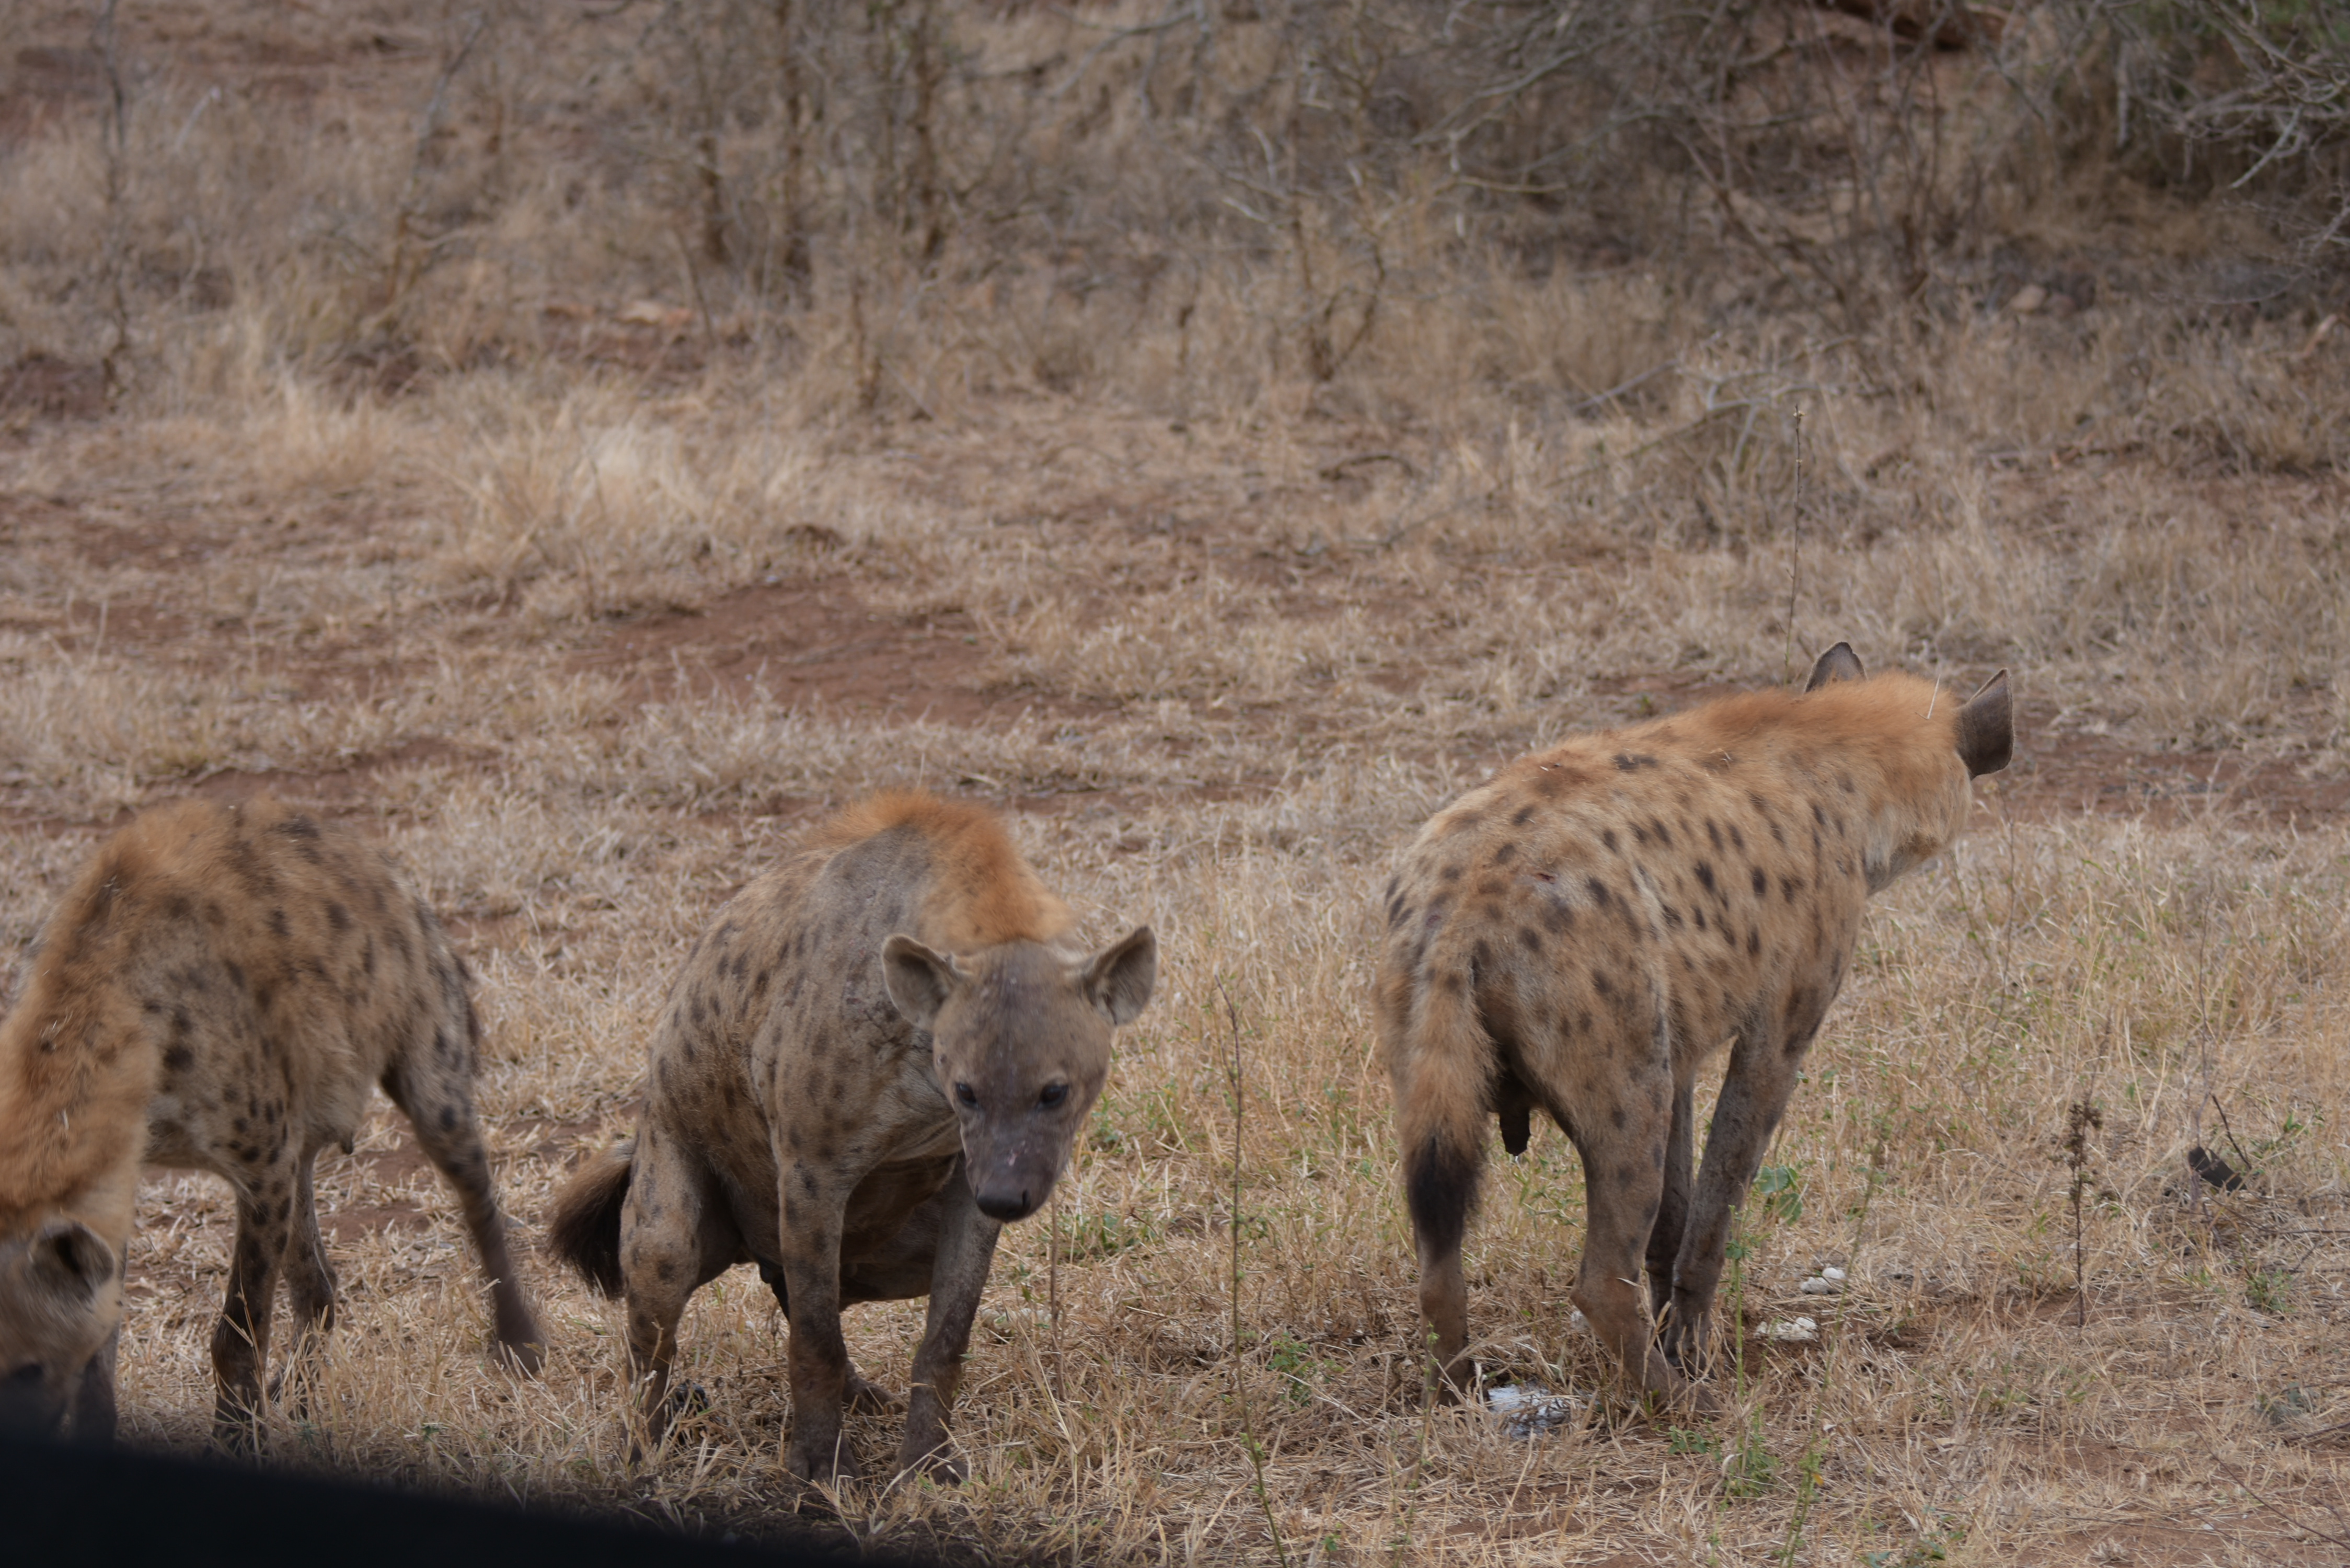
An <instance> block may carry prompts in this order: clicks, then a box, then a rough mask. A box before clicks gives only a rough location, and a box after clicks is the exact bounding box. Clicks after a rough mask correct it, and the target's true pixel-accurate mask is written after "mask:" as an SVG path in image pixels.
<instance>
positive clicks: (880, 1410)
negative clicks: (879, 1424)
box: [841, 1371, 905, 1416]
mask: <svg viewBox="0 0 2350 1568" xmlns="http://www.w3.org/2000/svg"><path fill="white" fill-rule="evenodd" d="M841 1403H842V1404H844V1405H845V1406H847V1407H848V1408H849V1409H851V1410H862V1411H864V1412H865V1413H866V1414H867V1415H869V1416H879V1415H881V1414H884V1413H885V1412H888V1411H890V1410H895V1409H897V1408H898V1407H899V1406H900V1405H903V1404H904V1403H905V1401H904V1400H902V1399H900V1398H899V1397H898V1396H896V1395H895V1394H892V1393H890V1392H889V1390H888V1389H887V1388H884V1387H882V1386H881V1385H879V1383H868V1382H867V1381H866V1380H865V1379H864V1378H863V1377H862V1376H859V1375H858V1373H856V1372H854V1371H851V1372H850V1373H849V1375H848V1386H847V1389H846V1390H844V1391H843V1394H842V1396H841Z"/></svg>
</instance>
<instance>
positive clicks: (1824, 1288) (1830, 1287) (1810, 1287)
mask: <svg viewBox="0 0 2350 1568" xmlns="http://www.w3.org/2000/svg"><path fill="white" fill-rule="evenodd" d="M1835 1275H1836V1277H1835V1279H1833V1280H1831V1279H1829V1278H1827V1277H1826V1276H1825V1275H1822V1274H1814V1275H1813V1276H1812V1277H1811V1278H1810V1279H1808V1280H1805V1281H1804V1282H1803V1285H1802V1287H1801V1288H1802V1290H1803V1293H1804V1294H1805V1295H1807V1296H1832V1295H1834V1294H1835V1293H1837V1292H1838V1291H1840V1290H1842V1289H1844V1272H1843V1271H1842V1270H1840V1269H1839V1270H1836V1271H1835Z"/></svg>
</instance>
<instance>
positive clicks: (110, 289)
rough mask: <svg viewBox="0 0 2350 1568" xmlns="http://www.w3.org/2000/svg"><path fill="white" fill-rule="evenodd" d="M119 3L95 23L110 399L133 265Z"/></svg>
mask: <svg viewBox="0 0 2350 1568" xmlns="http://www.w3.org/2000/svg"><path fill="white" fill-rule="evenodd" d="M114 6H115V0H106V4H105V5H102V6H100V7H99V13H98V24H97V26H96V27H95V28H94V29H93V31H94V32H95V33H96V34H97V37H96V39H95V42H96V44H97V46H98V53H99V59H100V60H101V61H103V62H104V66H105V69H106V121H105V126H104V129H103V130H102V132H101V135H100V140H101V141H102V142H103V144H104V147H105V152H106V254H105V260H104V262H103V264H102V265H103V266H104V268H105V274H106V278H105V286H106V311H107V318H108V326H109V328H110V330H109V334H108V338H107V345H106V352H105V354H104V355H103V356H101V357H100V358H99V373H100V374H101V375H102V376H103V377H104V379H105V385H106V400H107V401H108V402H109V403H112V402H113V401H114V400H115V399H116V398H118V397H119V396H120V394H121V391H122V362H123V360H124V359H125V358H128V356H129V355H130V293H129V290H128V289H127V287H126V286H125V285H124V283H123V275H124V274H125V273H127V272H128V271H129V270H130V266H129V252H130V244H129V240H128V236H127V235H126V234H125V232H124V230H125V219H124V216H123V200H122V198H123V190H124V186H125V184H126V182H127V176H128V171H129V161H130V149H129V146H128V141H129V134H130V93H129V92H128V91H127V90H126V89H125V88H124V87H123V85H122V52H121V50H120V48H119V47H117V45H116V41H115V32H114Z"/></svg>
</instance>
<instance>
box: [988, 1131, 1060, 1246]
mask: <svg viewBox="0 0 2350 1568" xmlns="http://www.w3.org/2000/svg"><path fill="white" fill-rule="evenodd" d="M1064 1158H1066V1151H1065V1150H1063V1149H1062V1148H1060V1147H1045V1148H1040V1147H1036V1146H1035V1144H1034V1143H1026V1142H1024V1143H1022V1144H1018V1145H1015V1146H1014V1147H1011V1148H1009V1149H1003V1150H1000V1151H996V1152H993V1154H992V1155H991V1156H986V1157H983V1158H977V1159H973V1160H972V1161H971V1162H970V1170H971V1195H972V1198H973V1199H975V1200H976V1201H977V1202H978V1204H979V1211H980V1212H981V1213H982V1214H984V1215H986V1216H987V1217H988V1218H989V1219H990V1220H994V1221H996V1222H997V1223H998V1224H1001V1225H1009V1224H1011V1223H1012V1222H1013V1221H1014V1220H1025V1219H1027V1218H1028V1216H1030V1215H1031V1214H1034V1213H1035V1212H1036V1210H1039V1209H1042V1208H1043V1207H1045V1199H1048V1198H1050V1197H1052V1196H1053V1184H1054V1183H1055V1181H1057V1180H1059V1179H1060V1176H1061V1165H1062V1161H1063V1159H1064Z"/></svg>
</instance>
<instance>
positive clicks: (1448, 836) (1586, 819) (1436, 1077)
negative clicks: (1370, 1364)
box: [1378, 644, 2012, 1393]
mask: <svg viewBox="0 0 2350 1568" xmlns="http://www.w3.org/2000/svg"><path fill="white" fill-rule="evenodd" d="M2011 745H2012V726H2011V723H2010V719H2009V709H2008V694H2007V684H2006V680H2005V677H2004V676H2003V675H2002V676H2001V677H2000V678H1998V679H1997V680H1993V681H1992V682H1991V683H1990V684H1989V685H1987V686H1986V687H1985V688H1984V689H1983V691H1981V692H1979V693H1978V694H1977V695H1976V697H1975V698H1974V699H1973V700H1971V701H1966V702H1960V701H1957V700H1956V699H1955V698H1954V697H1953V695H1952V694H1950V693H1948V692H1944V691H1939V690H1938V688H1937V687H1936V685H1935V684H1934V683H1933V682H1930V681H1927V680H1918V679H1917V678H1915V677H1912V676H1907V675H1899V674H1893V675H1885V676H1880V677H1877V679H1875V680H1869V679H1866V678H1865V677H1864V676H1863V674H1862V671H1861V669H1860V661H1859V660H1858V659H1856V658H1855V657H1854V656H1853V654H1852V651H1851V649H1849V648H1847V647H1846V646H1844V645H1843V644H1838V645H1837V646H1836V648H1835V649H1831V650H1830V651H1829V652H1828V654H1826V655H1825V656H1824V657H1823V658H1822V659H1821V660H1820V664H1819V666H1818V668H1817V669H1816V670H1814V675H1813V680H1812V683H1811V686H1810V688H1809V689H1808V690H1807V691H1805V692H1804V693H1803V694H1801V695H1791V694H1787V693H1782V692H1761V693H1756V694H1753V695H1751V696H1746V697H1739V698H1732V699H1729V700H1727V701H1720V702H1714V703H1710V704H1708V705H1706V706H1703V707H1700V708H1697V709H1694V710H1691V711H1689V712H1686V713H1681V714H1677V715H1675V716H1673V717H1671V718H1669V719H1663V720H1659V721H1656V722H1651V723H1648V724H1643V725H1638V726H1634V727H1631V728H1628V729H1624V730H1618V731H1613V732H1604V733H1600V734H1595V735H1588V736H1580V737H1576V738H1574V739H1571V740H1568V741H1565V742H1561V743H1560V744H1558V745H1556V746H1554V747H1552V748H1550V749H1549V750H1547V751H1544V752H1542V753H1536V754H1534V755H1532V756H1528V757H1523V758H1521V759H1519V760H1518V761H1516V762H1514V763H1511V764H1509V765H1508V766H1506V767H1504V768H1503V769H1502V770H1501V771H1500V772H1498V773H1497V774H1495V775H1494V776H1493V777H1492V779H1491V780H1490V781H1488V782H1487V783H1486V784H1483V785H1481V786H1480V787H1478V788H1477V789H1474V790H1471V792H1470V793H1469V794H1466V795H1463V796H1462V797H1461V799H1460V800H1458V801H1456V802H1455V803H1453V804H1452V805H1450V806H1448V807H1446V808H1445V809H1444V810H1443V811H1441V812H1440V813H1438V814H1437V815H1436V816H1435V817H1433V818H1432V819H1430V822H1429V824H1428V825H1427V826H1426V827H1425V828H1424V829H1422V831H1421V833H1420V835H1419V838H1418V839H1417V840H1416V841H1415V842H1414V843H1413V845H1412V846H1411V847H1410V848H1409V850H1408V851H1407V852H1406V853H1405V856H1404V857H1403V860H1402V862H1401V865H1400V867H1399V871H1398V873H1397V876H1396V878H1395V880H1394V882H1393V884H1392V885H1391V886H1390V888H1389V889H1388V900H1387V905H1386V909H1385V915H1386V925H1385V935H1384V937H1383V940H1382V942H1381V950H1380V962H1379V972H1378V1029H1379V1033H1380V1037H1381V1040H1382V1042H1383V1044H1384V1046H1385V1049H1386V1054H1387V1058H1388V1068H1389V1071H1390V1073H1391V1074H1392V1075H1393V1077H1394V1080H1395V1085H1396V1116H1397V1127H1398V1133H1399V1142H1400V1145H1401V1147H1402V1151H1403V1157H1404V1163H1405V1184H1406V1194H1407V1198H1408V1199H1409V1205H1410V1208H1411V1211H1412V1217H1413V1222H1414V1227H1415V1230H1416V1231H1417V1233H1418V1236H1419V1250H1420V1257H1421V1297H1422V1304H1423V1307H1424V1309H1425V1311H1426V1312H1427V1314H1428V1316H1429V1319H1430V1323H1431V1324H1432V1325H1433V1326H1434V1328H1435V1330H1436V1333H1437V1339H1438V1342H1439V1347H1440V1351H1441V1353H1442V1355H1443V1357H1444V1359H1445V1361H1446V1364H1447V1365H1446V1367H1445V1370H1446V1372H1447V1374H1448V1375H1449V1376H1451V1377H1453V1378H1456V1379H1457V1378H1459V1377H1461V1376H1465V1374H1466V1371H1467V1362H1466V1360H1465V1356H1466V1351H1465V1345H1466V1321H1465V1307H1464V1304H1463V1303H1464V1290H1465V1286H1464V1283H1463V1282H1462V1279H1461V1269H1460V1250H1461V1238H1462V1235H1463V1232H1464V1229H1465V1226H1466V1222H1467V1217H1468V1213H1469V1210H1470V1207H1471V1201H1472V1200H1473V1198H1474V1195H1475V1190H1476V1186H1477V1180H1478V1168H1479V1165H1480V1163H1481V1162H1482V1148H1483V1143H1484V1137H1485V1134H1484V1124H1485V1118H1487V1117H1488V1116H1498V1117H1499V1118H1500V1121H1501V1126H1502V1133H1503V1142H1504V1144H1505V1146H1506V1147H1508V1148H1509V1149H1510V1150H1511V1152H1513V1153H1516V1152H1518V1151H1520V1150H1522V1149H1523V1148H1524V1147H1525V1145H1526V1139H1527V1137H1528V1135H1529V1131H1530V1121H1531V1115H1532V1112H1533V1111H1534V1109H1536V1108H1540V1109H1541V1110H1543V1111H1544V1113H1545V1114H1546V1115H1548V1116H1550V1117H1551V1119H1552V1120H1554V1121H1555V1122H1556V1123H1557V1125H1558V1126H1559V1127H1561V1128H1563V1129H1565V1131H1566V1133H1567V1134H1568V1136H1569V1137H1572V1138H1573V1139H1574V1140H1575V1144H1576V1147H1577V1148H1578V1149H1579V1150H1580V1152H1581V1154H1582V1157H1583V1162H1584V1168H1585V1172H1586V1186H1587V1188H1588V1189H1589V1193H1590V1202H1589V1206H1588V1212H1589V1216H1590V1220H1589V1232H1588V1235H1587V1238H1586V1253H1585V1262H1584V1267H1583V1269H1582V1272H1581V1275H1580V1277H1579V1278H1578V1281H1577V1283H1576V1286H1575V1300H1576V1302H1577V1304H1579V1305H1580V1306H1582V1308H1583V1310H1584V1311H1585V1313H1586V1314H1587V1315H1588V1316H1589V1318H1590V1320H1591V1322H1592V1323H1593V1324H1594V1326H1595V1327H1596V1329H1598V1331H1599V1332H1600V1333H1601V1334H1602V1335H1603V1337H1604V1338H1606V1339H1607V1341H1608V1343H1609V1344H1610V1345H1611V1346H1612V1347H1613V1348H1615V1349H1616V1350H1617V1353H1618V1354H1619V1355H1622V1356H1623V1357H1624V1358H1625V1361H1626V1363H1627V1366H1630V1367H1632V1368H1635V1369H1638V1371H1639V1372H1640V1374H1641V1376H1642V1377H1643V1380H1644V1381H1645V1382H1646V1383H1647V1384H1648V1386H1650V1387H1651V1388H1653V1389H1656V1390H1658V1391H1659V1392H1664V1393H1673V1392H1677V1391H1678V1390H1679V1386H1680V1385H1679V1372H1678V1371H1677V1369H1676V1368H1677V1366H1678V1365H1679V1363H1681V1362H1683V1361H1685V1360H1688V1359H1690V1357H1691V1356H1692V1355H1694V1353H1695V1352H1696V1350H1697V1349H1698V1347H1699V1345H1700V1343H1701V1337H1702V1330H1703V1324H1704V1321H1705V1317H1706V1314H1708V1312H1709V1311H1710V1309H1711V1302H1712V1295H1713V1290H1714V1284H1715V1282H1716V1280H1717V1278H1718V1275H1719V1272H1720V1269H1721V1260H1722V1251H1723V1246H1724V1243H1725V1242H1726V1240H1727V1235H1726V1225H1727V1215H1728V1210H1729V1209H1730V1207H1731V1204H1732V1203H1733V1202H1734V1201H1735V1200H1736V1199H1737V1197H1738V1195H1739V1194H1741V1193H1742V1192H1743V1191H1744V1190H1745V1189H1746V1186H1747V1185H1748V1183H1750V1182H1751V1181H1752V1179H1753V1175H1754V1169H1755V1167H1756V1165H1757V1164H1759V1162H1760V1160H1761V1158H1762V1153H1763V1147H1764V1145H1765V1144H1766V1142H1767V1140H1768V1138H1769V1136H1770V1133H1771V1131H1772V1129H1773V1127H1775V1126H1776V1125H1777V1122H1778V1119H1779V1116H1780V1115H1781V1113H1782V1112H1783V1109H1784V1107H1785V1105H1786V1099H1787V1096H1788V1093H1789V1092H1790V1091H1791V1090H1792V1088H1793V1086H1794V1080H1795V1076H1796V1072H1797V1066H1798V1064H1799V1063H1800V1062H1801V1060H1802V1057H1803V1055H1804V1052H1805V1051H1806V1050H1807V1049H1808V1048H1809V1046H1810V1044H1811V1043H1812V1040H1813V1038H1814V1035H1815V1034H1816V1033H1817V1032H1818V1030H1819V1027H1820V1023H1821V1021H1822V1019H1823V1018H1824V1016H1825V1013H1826V1011H1827V1008H1828V1005H1829V1003H1830V1002H1833V1001H1834V1000H1835V995H1836V992H1837V991H1838V989H1839V988H1840V987H1841V986H1842V984H1843V981H1844V978H1845V974H1846V967H1847V965H1848V963H1849V961H1850V958H1851V954H1852V950H1853V947H1854V944H1855V941H1856V939H1857V936H1858V932H1859V929H1860V921H1861V917H1862V913H1863V910H1864V908H1865V906H1866V902H1867V898H1868V896H1869V894H1870V893H1871V892H1873V891H1875V890H1876V889H1877V888H1883V887H1884V886H1886V885H1887V883H1889V882H1890V881H1892V880H1893V879H1894V878H1895V877H1898V876H1900V875H1901V874H1902V873H1903V872H1905V871H1907V870H1908V869H1910V868H1911V867H1915V866H1916V865H1918V864H1919V863H1920V862H1921V861H1923V860H1925V859H1927V858H1929V857H1932V856H1933V855H1935V854H1937V853H1939V851H1940V850H1941V849H1942V848H1943V847H1944V846H1947V845H1948V844H1949V843H1950V840H1951V839H1952V838H1953V837H1954V836H1956V835H1957V834H1958V832H1959V830H1960V826H1962V825H1963V823H1964V821H1965V816H1966V812H1967V807H1968V802H1969V798H1970V791H1969V787H1968V783H1969V779H1970V777H1971V776H1972V775H1975V774H1981V773H1986V772H1990V771H1991V770H1992V769H1994V768H1997V767H2002V766H2004V765H2005V764H2006V762H2007V758H2008V753H2009V750H2010V747H2011ZM1725 1045H1730V1046H1732V1047H1733V1049H1732V1054H1731V1065H1730V1072H1729V1076H1728V1079H1727V1081H1726V1082H1725V1084H1724V1085H1723V1088H1722V1092H1721V1098H1720V1101H1719V1103H1718V1105H1717V1107H1716V1111H1715V1115H1714V1119H1713V1124H1712V1127H1711V1132H1710V1134H1709V1136H1708V1138H1707V1144H1706V1161H1705V1169H1704V1172H1703V1174H1702V1176H1701V1177H1700V1179H1699V1180H1698V1182H1697V1185H1696V1187H1695V1189H1694V1190H1692V1188H1691V1180H1690V1162H1691V1151H1692V1147H1693V1144H1694V1129H1693V1127H1691V1125H1690V1120H1691V1105H1692V1097H1693V1084H1694V1079H1695V1076H1696V1074H1697V1072H1698V1070H1699V1068H1700V1067H1701V1066H1702V1065H1703V1064H1704V1063H1705V1062H1706V1061H1707V1060H1709V1059H1711V1057H1713V1056H1714V1055H1716V1054H1719V1053H1720V1052H1721V1049H1722V1048H1723V1047H1724V1046H1725ZM1643 1252H1645V1256H1646V1262H1647V1265H1648V1272H1649V1276H1650V1282H1651V1288H1652V1291H1653V1293H1654V1294H1655V1296H1656V1300H1657V1305H1658V1307H1659V1312H1660V1313H1664V1314H1667V1316H1666V1322H1665V1329H1666V1335H1665V1345H1664V1347H1663V1354H1661V1355H1659V1353H1658V1352H1656V1351H1652V1350H1650V1349H1648V1347H1647V1344H1646V1341H1647V1334H1646V1331H1645V1329H1644V1328H1643V1327H1642V1325H1641V1323H1640V1313H1639V1308H1638V1292H1637V1287H1636V1286H1634V1285H1633V1284H1632V1280H1633V1278H1634V1277H1635V1274H1636V1269H1637V1266H1638V1265H1637V1263H1636V1262H1635V1260H1636V1259H1638V1258H1640V1257H1641V1256H1642V1254H1643Z"/></svg>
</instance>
